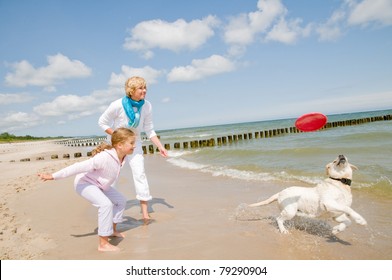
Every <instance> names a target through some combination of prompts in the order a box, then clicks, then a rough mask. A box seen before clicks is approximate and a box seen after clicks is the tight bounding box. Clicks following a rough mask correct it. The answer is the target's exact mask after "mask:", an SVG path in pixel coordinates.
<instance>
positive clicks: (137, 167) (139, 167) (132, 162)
mask: <svg viewBox="0 0 392 280" xmlns="http://www.w3.org/2000/svg"><path fill="white" fill-rule="evenodd" d="M138 148H139V147H138ZM127 160H128V163H129V166H130V167H131V169H132V175H133V182H134V184H135V191H136V199H138V200H141V201H148V200H151V199H152V197H151V195H150V187H149V185H148V181H147V176H146V171H145V170H144V157H143V151H142V149H141V148H140V149H135V151H134V152H133V154H131V155H129V156H127Z"/></svg>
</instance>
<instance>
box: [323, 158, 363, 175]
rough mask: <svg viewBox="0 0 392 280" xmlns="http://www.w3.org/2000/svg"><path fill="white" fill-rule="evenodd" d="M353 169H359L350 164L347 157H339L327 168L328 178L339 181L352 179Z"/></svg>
mask: <svg viewBox="0 0 392 280" xmlns="http://www.w3.org/2000/svg"><path fill="white" fill-rule="evenodd" d="M353 169H354V170H358V167H356V166H355V165H352V164H350V163H349V162H348V159H347V157H345V156H344V155H339V156H338V157H337V158H336V159H335V160H334V161H333V162H331V163H328V164H327V166H325V170H326V173H327V175H328V176H330V177H333V178H337V179H350V180H351V179H352V177H353Z"/></svg>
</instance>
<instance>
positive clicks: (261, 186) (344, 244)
mask: <svg viewBox="0 0 392 280" xmlns="http://www.w3.org/2000/svg"><path fill="white" fill-rule="evenodd" d="M45 145H48V146H47V149H48V150H47V151H46V153H47V154H50V153H52V152H53V151H55V149H56V147H54V144H51V143H45ZM35 148H36V147H33V146H29V147H24V148H23V147H18V149H16V150H15V152H14V154H11V153H9V152H8V153H7V155H5V154H1V156H2V160H1V162H0V168H2V169H1V170H2V171H1V172H2V175H4V176H3V179H2V183H1V188H0V195H1V197H2V201H1V209H0V210H1V216H2V222H1V223H2V226H1V230H2V235H1V241H0V242H1V252H0V256H1V259H2V260H4V259H11V260H12V259H13V260H29V259H34V260H107V259H114V260H129V259H131V260H251V259H268V260H382V259H384V260H387V259H392V245H391V244H392V243H391V236H390V235H388V234H386V233H385V232H381V233H380V232H378V231H376V230H374V229H373V228H374V226H373V224H374V223H377V217H378V216H379V215H381V214H382V215H384V216H385V215H389V216H391V214H390V213H385V212H384V213H383V212H382V211H383V207H388V205H389V204H387V203H389V202H390V201H381V202H376V201H369V199H371V197H370V198H369V194H368V193H366V192H361V191H360V190H353V197H354V198H353V208H354V209H355V210H356V211H358V212H359V213H361V214H363V215H364V217H365V218H366V219H367V220H368V223H369V226H368V227H363V226H359V225H357V224H355V223H353V224H352V225H351V226H350V227H348V228H347V229H346V231H344V232H342V233H341V234H339V235H338V236H337V237H333V236H331V235H330V226H331V225H333V222H331V221H329V220H328V221H324V220H322V219H321V218H320V219H317V220H316V219H315V220H307V221H304V220H303V219H302V220H299V221H297V220H295V221H294V222H292V223H291V224H290V226H289V227H290V232H291V234H289V235H282V234H280V233H279V232H278V229H277V227H276V223H275V219H274V217H276V216H277V214H278V213H279V210H278V207H277V205H276V204H271V205H268V206H265V207H261V208H252V210H251V209H249V208H247V207H246V206H245V204H246V203H253V202H256V201H258V200H261V199H264V198H266V197H268V196H270V195H272V194H273V193H276V192H278V191H280V190H281V189H283V188H285V187H286V186H284V185H282V184H277V183H274V182H256V181H244V180H238V179H231V178H227V177H214V176H213V175H211V174H207V173H202V172H199V171H194V170H186V169H181V168H179V167H176V166H173V165H171V164H170V163H168V162H167V161H166V159H164V158H162V157H160V156H159V155H148V156H145V164H146V172H147V176H148V180H149V183H150V189H151V193H152V195H153V200H152V201H151V202H150V203H149V211H150V212H151V216H152V218H153V220H154V221H153V222H152V223H150V224H149V225H144V224H143V222H142V221H141V214H140V207H139V204H138V201H136V200H135V198H134V197H135V195H134V187H133V182H132V181H131V176H130V169H129V167H128V166H125V167H124V168H123V170H122V172H121V175H120V179H119V185H118V189H119V190H120V192H122V193H123V194H124V195H125V196H126V198H127V207H126V210H125V212H124V218H125V221H124V223H122V224H119V225H118V229H119V230H120V231H122V232H124V233H125V235H126V238H125V239H118V240H117V239H113V240H112V242H113V244H115V245H118V246H119V248H121V251H120V252H116V253H101V252H98V251H97V243H98V236H97V233H96V229H97V224H96V219H97V214H96V208H94V207H93V206H92V205H90V204H89V203H88V202H87V201H85V200H84V199H82V198H81V197H79V196H78V195H77V194H76V193H75V192H74V190H73V179H74V178H67V179H63V180H59V181H48V182H41V181H39V179H38V177H37V176H36V173H37V172H42V171H44V172H53V171H56V170H58V169H60V168H63V167H65V166H68V165H69V164H71V163H73V162H75V161H80V160H84V159H86V158H78V159H57V160H52V159H48V160H43V161H34V162H12V163H9V162H4V160H3V158H6V157H9V156H15V155H16V154H17V153H21V154H24V155H26V154H27V153H30V154H34V152H36V153H41V151H40V150H39V149H35ZM57 148H59V149H61V150H64V147H63V146H61V145H58V147H57ZM43 149H44V148H43ZM73 149H75V148H73ZM77 149H78V148H77ZM26 150H27V151H26ZM69 151H72V149H70V150H69ZM384 203H385V204H386V205H384ZM382 226H384V227H385V231H386V232H387V230H388V229H389V228H390V226H389V225H381V227H382ZM377 228H378V229H379V228H380V226H377ZM389 231H390V230H389Z"/></svg>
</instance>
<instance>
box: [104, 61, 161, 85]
mask: <svg viewBox="0 0 392 280" xmlns="http://www.w3.org/2000/svg"><path fill="white" fill-rule="evenodd" d="M162 74H163V71H161V70H156V69H154V68H152V67H150V66H145V67H143V68H133V67H129V66H126V65H123V66H121V73H120V74H116V73H112V74H111V75H110V80H109V86H111V87H116V88H121V89H122V90H123V89H124V85H125V81H126V80H127V79H128V78H130V77H132V76H139V77H143V78H144V79H145V80H146V82H147V86H148V85H149V84H155V83H157V79H158V78H159V76H161V75H162Z"/></svg>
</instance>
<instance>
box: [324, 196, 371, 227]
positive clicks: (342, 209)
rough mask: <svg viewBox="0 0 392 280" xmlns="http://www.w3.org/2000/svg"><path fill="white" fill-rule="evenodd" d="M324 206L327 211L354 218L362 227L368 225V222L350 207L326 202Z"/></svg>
mask: <svg viewBox="0 0 392 280" xmlns="http://www.w3.org/2000/svg"><path fill="white" fill-rule="evenodd" d="M324 206H325V208H326V209H327V211H331V212H342V213H345V214H347V215H348V216H350V217H352V218H353V219H354V221H355V222H356V223H358V224H360V225H366V224H367V222H366V220H365V219H364V218H363V217H362V216H361V215H359V214H358V213H357V212H355V211H354V210H353V209H351V208H350V207H348V206H341V205H339V204H338V203H335V202H331V201H328V202H324Z"/></svg>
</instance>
